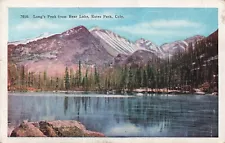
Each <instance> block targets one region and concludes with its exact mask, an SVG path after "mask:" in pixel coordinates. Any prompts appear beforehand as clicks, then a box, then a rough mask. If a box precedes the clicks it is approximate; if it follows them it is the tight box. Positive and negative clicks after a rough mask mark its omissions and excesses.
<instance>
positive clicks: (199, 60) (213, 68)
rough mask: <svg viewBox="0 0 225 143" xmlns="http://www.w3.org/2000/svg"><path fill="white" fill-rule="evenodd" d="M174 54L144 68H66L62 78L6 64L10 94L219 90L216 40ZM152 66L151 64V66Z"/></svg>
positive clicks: (210, 39)
mask: <svg viewBox="0 0 225 143" xmlns="http://www.w3.org/2000/svg"><path fill="white" fill-rule="evenodd" d="M184 50H185V52H183V51H177V52H176V53H175V54H174V55H173V56H172V57H170V56H168V58H166V59H163V60H161V59H158V58H156V59H150V61H149V62H148V63H147V64H145V65H136V66H126V65H125V66H121V67H113V68H112V67H108V68H105V69H101V70H100V69H98V68H97V67H94V69H88V68H87V69H86V71H85V72H84V71H83V70H82V64H81V61H79V66H78V70H77V71H74V70H73V69H69V68H68V67H66V68H65V73H64V75H63V76H55V77H51V76H48V73H47V72H46V71H45V72H43V73H41V72H40V73H38V74H35V73H34V72H28V71H27V70H26V68H25V67H24V66H21V67H17V66H15V65H14V64H12V63H10V64H9V90H13V89H20V90H26V89H27V88H35V89H38V90H85V91H108V90H116V91H118V92H123V91H133V90H134V89H137V88H145V89H146V90H147V91H157V89H162V88H164V89H167V90H169V89H171V90H172V89H173V90H174V89H178V90H184V91H192V89H193V88H202V89H203V90H204V91H206V92H214V91H217V89H218V40H213V39H212V38H207V39H206V40H202V41H199V42H197V43H195V45H194V46H193V44H189V46H188V48H187V49H184ZM153 63H154V64H153Z"/></svg>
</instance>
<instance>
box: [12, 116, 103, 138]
mask: <svg viewBox="0 0 225 143" xmlns="http://www.w3.org/2000/svg"><path fill="white" fill-rule="evenodd" d="M8 136H10V137H105V135H104V134H103V133H100V132H95V131H89V130H87V129H86V127H85V126H84V125H83V124H82V123H80V122H78V121H74V120H63V121H62V120H56V121H40V122H25V121H24V122H23V123H21V124H20V125H19V126H17V127H15V128H14V129H12V128H11V130H10V129H8Z"/></svg>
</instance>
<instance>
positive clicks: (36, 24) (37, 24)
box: [15, 19, 59, 30]
mask: <svg viewBox="0 0 225 143" xmlns="http://www.w3.org/2000/svg"><path fill="white" fill-rule="evenodd" d="M58 27H59V25H58V24H55V23H50V22H47V21H46V20H43V19H41V20H38V21H28V20H27V21H24V22H23V23H20V24H18V25H16V26H15V28H16V29H17V30H24V29H26V30H27V29H43V28H47V29H52V28H58Z"/></svg>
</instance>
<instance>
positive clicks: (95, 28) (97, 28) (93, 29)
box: [89, 26, 101, 32]
mask: <svg viewBox="0 0 225 143" xmlns="http://www.w3.org/2000/svg"><path fill="white" fill-rule="evenodd" d="M95 30H101V28H100V27H98V26H96V27H93V28H91V29H89V31H90V32H92V31H95Z"/></svg>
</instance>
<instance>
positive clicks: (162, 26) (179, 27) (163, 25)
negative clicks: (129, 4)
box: [115, 19, 204, 36]
mask: <svg viewBox="0 0 225 143" xmlns="http://www.w3.org/2000/svg"><path fill="white" fill-rule="evenodd" d="M115 30H119V31H123V32H128V33H131V34H138V35H167V36H171V35H174V36H179V35H183V34H186V33H187V32H190V30H192V31H194V32H196V33H197V32H200V31H202V30H204V25H203V24H201V23H197V22H192V21H188V20H163V19H161V20H154V21H151V22H143V23H137V24H135V25H127V26H120V27H115Z"/></svg>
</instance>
